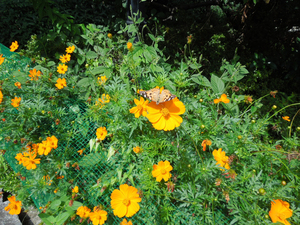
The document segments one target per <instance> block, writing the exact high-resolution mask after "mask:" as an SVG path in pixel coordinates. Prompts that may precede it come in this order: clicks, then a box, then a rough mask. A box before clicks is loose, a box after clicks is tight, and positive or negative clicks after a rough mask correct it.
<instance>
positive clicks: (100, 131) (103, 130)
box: [96, 127, 107, 141]
mask: <svg viewBox="0 0 300 225" xmlns="http://www.w3.org/2000/svg"><path fill="white" fill-rule="evenodd" d="M96 135H97V139H100V140H101V141H103V140H104V139H105V137H106V135H107V130H106V127H99V128H98V129H97V130H96Z"/></svg>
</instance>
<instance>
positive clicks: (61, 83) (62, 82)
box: [55, 78, 67, 89]
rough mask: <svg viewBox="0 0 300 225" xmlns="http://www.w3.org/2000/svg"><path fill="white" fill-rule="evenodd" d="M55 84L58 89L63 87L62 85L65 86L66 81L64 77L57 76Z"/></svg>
mask: <svg viewBox="0 0 300 225" xmlns="http://www.w3.org/2000/svg"><path fill="white" fill-rule="evenodd" d="M55 86H56V87H57V88H58V89H63V88H64V87H67V81H66V78H63V79H61V78H58V79H57V80H56V84H55Z"/></svg>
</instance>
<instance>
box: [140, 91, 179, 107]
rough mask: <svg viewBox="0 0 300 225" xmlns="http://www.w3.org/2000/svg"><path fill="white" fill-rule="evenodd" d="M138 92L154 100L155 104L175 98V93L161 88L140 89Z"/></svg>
mask: <svg viewBox="0 0 300 225" xmlns="http://www.w3.org/2000/svg"><path fill="white" fill-rule="evenodd" d="M139 94H140V95H141V96H143V97H145V98H148V99H150V100H151V101H154V102H156V104H157V105H158V104H159V103H163V102H167V101H170V100H172V99H174V98H176V95H173V94H172V93H171V92H170V91H169V90H167V89H163V88H152V89H150V90H149V91H140V92H139Z"/></svg>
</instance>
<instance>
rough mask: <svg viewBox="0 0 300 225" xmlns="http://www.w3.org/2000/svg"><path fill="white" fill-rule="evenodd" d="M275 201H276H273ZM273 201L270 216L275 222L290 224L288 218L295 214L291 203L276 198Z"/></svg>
mask: <svg viewBox="0 0 300 225" xmlns="http://www.w3.org/2000/svg"><path fill="white" fill-rule="evenodd" d="M273 201H274V202H273ZM273 201H272V202H271V210H270V211H269V216H270V217H271V220H272V222H273V223H276V222H280V223H283V224H285V225H290V223H289V222H288V221H287V218H290V217H291V216H292V215H293V211H292V210H291V209H290V204H289V203H288V202H286V201H283V200H281V199H276V200H275V199H274V200H273Z"/></svg>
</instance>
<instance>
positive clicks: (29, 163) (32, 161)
mask: <svg viewBox="0 0 300 225" xmlns="http://www.w3.org/2000/svg"><path fill="white" fill-rule="evenodd" d="M35 157H36V154H29V158H26V157H24V159H25V161H24V159H23V161H24V162H23V166H25V167H26V169H27V170H31V169H33V170H34V169H36V164H40V160H41V159H36V158H35Z"/></svg>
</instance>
